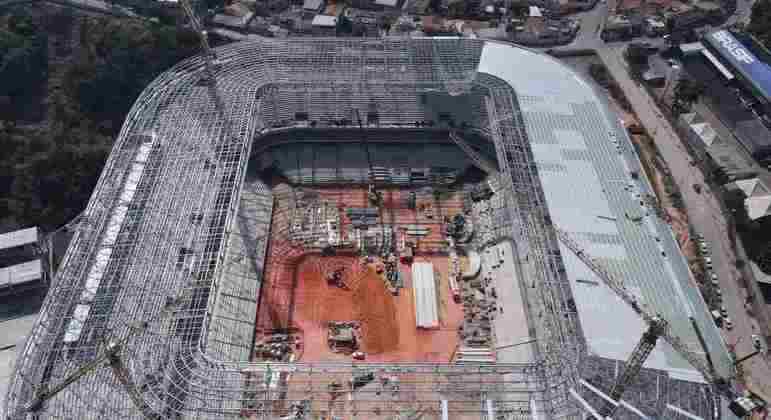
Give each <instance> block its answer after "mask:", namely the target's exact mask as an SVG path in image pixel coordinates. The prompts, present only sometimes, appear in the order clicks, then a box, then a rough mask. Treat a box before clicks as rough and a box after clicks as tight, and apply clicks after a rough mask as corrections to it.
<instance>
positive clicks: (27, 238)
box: [0, 227, 39, 250]
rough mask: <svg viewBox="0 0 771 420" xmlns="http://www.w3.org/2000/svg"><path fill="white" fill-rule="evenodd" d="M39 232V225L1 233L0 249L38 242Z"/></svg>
mask: <svg viewBox="0 0 771 420" xmlns="http://www.w3.org/2000/svg"><path fill="white" fill-rule="evenodd" d="M38 233H39V232H38V228H37V227H31V228H26V229H19V230H14V231H13V232H8V233H3V234H1V235H0V250H1V249H10V248H15V247H17V246H24V245H29V244H34V243H37V240H38Z"/></svg>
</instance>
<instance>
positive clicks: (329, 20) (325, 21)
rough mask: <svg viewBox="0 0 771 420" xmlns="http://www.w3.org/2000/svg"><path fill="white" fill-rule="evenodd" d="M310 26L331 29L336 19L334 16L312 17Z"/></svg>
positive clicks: (335, 23)
mask: <svg viewBox="0 0 771 420" xmlns="http://www.w3.org/2000/svg"><path fill="white" fill-rule="evenodd" d="M311 25H313V26H327V27H332V26H335V25H337V18H336V17H334V16H327V15H316V16H314V17H313V21H312V22H311Z"/></svg>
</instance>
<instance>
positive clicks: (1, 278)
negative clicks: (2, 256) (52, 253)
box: [0, 259, 43, 288]
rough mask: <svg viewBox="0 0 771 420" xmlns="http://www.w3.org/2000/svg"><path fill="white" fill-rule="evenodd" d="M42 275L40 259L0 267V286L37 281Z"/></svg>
mask: <svg viewBox="0 0 771 420" xmlns="http://www.w3.org/2000/svg"><path fill="white" fill-rule="evenodd" d="M42 275H43V267H42V265H41V264H40V259H37V260H32V261H27V262H24V263H21V264H16V265H12V266H10V267H5V268H0V288H1V287H8V286H10V287H13V286H18V285H21V284H24V283H30V282H33V281H38V280H40V279H41V278H42Z"/></svg>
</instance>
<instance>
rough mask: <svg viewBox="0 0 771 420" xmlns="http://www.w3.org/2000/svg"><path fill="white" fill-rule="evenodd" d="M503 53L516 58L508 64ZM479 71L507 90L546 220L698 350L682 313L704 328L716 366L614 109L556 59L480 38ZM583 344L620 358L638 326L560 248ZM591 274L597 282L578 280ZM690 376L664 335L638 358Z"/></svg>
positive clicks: (696, 301) (717, 350)
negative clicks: (516, 109) (534, 164)
mask: <svg viewBox="0 0 771 420" xmlns="http://www.w3.org/2000/svg"><path fill="white" fill-rule="evenodd" d="M512 62H517V63H521V65H512ZM479 71H480V72H483V73H488V74H491V75H493V76H496V77H499V78H501V79H503V80H504V81H506V82H507V83H508V84H509V85H510V86H511V87H512V88H513V89H514V91H515V92H516V95H517V99H518V101H519V105H520V111H521V112H522V115H523V119H524V121H525V128H526V132H527V135H528V138H529V140H530V143H531V147H532V151H533V155H534V158H535V160H536V162H537V163H538V164H539V168H542V169H540V170H539V177H540V181H541V184H542V187H543V190H544V193H545V196H546V202H547V206H548V209H549V213H550V216H551V218H552V221H553V222H554V224H555V225H556V226H558V227H560V228H562V229H563V230H565V231H567V232H568V233H569V234H570V235H571V236H572V237H573V238H574V239H575V240H576V241H577V242H578V243H579V244H580V245H581V246H582V247H583V248H584V249H585V250H586V251H587V252H588V253H589V254H591V255H593V256H594V257H596V258H597V259H599V260H600V261H601V262H602V263H603V264H604V265H605V266H606V267H607V268H608V270H609V271H610V272H612V273H614V274H616V276H617V277H618V278H620V279H622V280H623V281H624V282H625V285H626V287H627V288H628V289H629V290H632V292H633V293H635V294H636V295H637V296H638V297H639V299H640V300H641V301H642V302H644V303H646V304H647V305H649V306H650V307H651V308H652V309H653V310H654V311H656V312H658V313H660V314H662V315H663V316H664V317H665V318H666V319H667V320H669V322H670V325H671V328H672V330H673V332H674V333H675V334H676V335H678V336H679V337H681V338H682V339H683V341H684V342H685V343H686V344H687V345H688V346H689V347H690V348H691V349H692V350H694V351H696V352H699V351H700V349H701V348H700V345H699V343H698V339H697V336H696V333H695V331H694V329H693V327H692V326H691V322H690V320H689V317H690V316H693V317H694V318H695V319H696V322H697V324H698V325H699V328H700V329H701V331H702V333H703V334H704V336H705V340H706V341H707V345H708V347H709V348H710V350H711V353H712V357H713V360H714V362H715V364H716V367H717V369H718V371H719V372H720V373H721V374H723V375H726V374H727V373H728V371H729V370H730V369H731V361H730V358H729V357H728V353H727V351H726V349H725V346H724V343H723V341H722V338H721V336H720V334H719V332H718V330H717V328H716V327H715V325H714V323H713V322H712V320H711V318H710V315H709V311H708V309H707V307H706V304H705V303H704V301H703V300H702V298H701V295H700V293H699V291H698V289H697V288H696V287H695V283H694V282H693V281H692V278H691V274H690V271H689V269H688V266H687V263H686V261H685V259H684V257H683V256H682V254H681V253H680V250H679V247H678V245H677V243H676V241H675V238H674V235H673V233H672V231H671V230H670V228H669V226H668V225H667V224H666V223H664V222H663V221H662V220H660V219H659V218H658V217H657V216H656V215H655V212H654V211H653V210H652V209H649V208H648V207H647V206H645V205H643V202H644V201H643V197H644V196H645V195H647V194H653V190H652V189H651V187H650V185H649V184H648V182H647V180H645V179H638V180H635V179H633V178H632V177H631V172H632V171H635V172H637V173H638V174H643V173H644V172H643V171H642V168H641V166H640V163H639V160H638V158H637V155H636V154H635V152H634V148H633V146H632V144H631V142H630V140H629V138H628V137H627V134H626V132H625V130H624V129H623V127H622V126H621V124H620V123H619V120H618V118H617V117H616V116H615V115H613V114H611V113H610V112H609V111H608V107H607V104H606V103H605V102H604V100H603V99H601V97H600V96H599V95H597V94H596V92H595V91H594V90H593V88H592V87H591V86H590V85H589V84H588V83H586V81H584V80H583V79H582V78H581V77H579V76H578V75H576V74H575V73H574V72H573V71H572V70H570V69H568V68H567V67H566V66H565V65H563V64H562V63H560V62H558V61H557V60H555V59H553V58H551V57H548V56H545V55H542V54H538V53H535V52H532V51H528V50H525V49H509V48H508V47H507V46H505V45H500V44H495V43H491V42H488V43H486V44H485V47H484V50H483V52H482V57H481V60H480V67H479ZM561 253H562V256H563V261H564V264H565V268H566V271H567V275H568V278H569V280H570V283H571V287H572V289H573V293H574V297H575V300H576V306H577V308H578V312H579V317H580V319H581V322H582V326H583V330H584V333H585V336H586V340H587V343H588V345H589V350H590V352H591V353H593V354H595V355H598V356H602V357H608V358H612V359H616V360H626V358H627V357H628V356H629V354H630V353H631V352H632V350H633V349H634V346H635V344H636V343H637V341H638V340H639V339H640V337H641V335H642V332H643V328H644V325H643V323H642V321H641V320H640V319H639V318H638V317H637V315H636V314H635V313H634V312H633V311H632V309H631V308H629V307H627V306H626V305H625V304H624V303H623V302H622V301H620V299H619V298H617V297H616V296H615V295H614V294H613V293H612V292H611V291H610V290H609V289H607V288H606V287H605V286H604V285H602V284H601V283H600V280H599V279H598V278H597V276H596V275H595V274H594V273H593V272H592V271H591V270H589V269H588V268H587V267H586V266H585V265H584V264H583V263H582V262H581V261H580V260H579V259H578V258H576V257H575V255H573V254H572V252H571V251H570V250H569V249H567V248H564V247H561ZM580 279H588V280H592V281H594V282H596V283H600V284H598V285H593V284H591V283H586V282H578V281H577V280H580ZM646 366H648V367H655V368H659V369H663V370H666V371H668V372H669V373H670V374H671V375H677V376H679V377H683V378H688V379H689V380H693V381H698V380H700V379H699V378H700V375H699V374H698V372H696V371H695V370H694V369H693V368H691V367H690V366H689V365H688V364H687V363H686V362H685V361H684V360H683V359H682V358H681V357H680V356H679V355H677V354H676V353H675V352H674V350H673V349H672V348H671V347H670V346H669V345H667V344H666V343H662V344H659V345H658V347H657V348H656V350H655V351H654V353H653V354H652V356H651V358H650V359H649V360H648V362H647V363H646Z"/></svg>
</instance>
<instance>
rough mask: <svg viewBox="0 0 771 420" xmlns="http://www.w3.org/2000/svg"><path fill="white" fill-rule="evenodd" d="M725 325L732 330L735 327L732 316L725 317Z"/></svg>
mask: <svg viewBox="0 0 771 420" xmlns="http://www.w3.org/2000/svg"><path fill="white" fill-rule="evenodd" d="M723 326H724V327H725V329H726V330H728V331H731V330H732V329H734V323H733V321H731V318H729V317H725V318H723Z"/></svg>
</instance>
